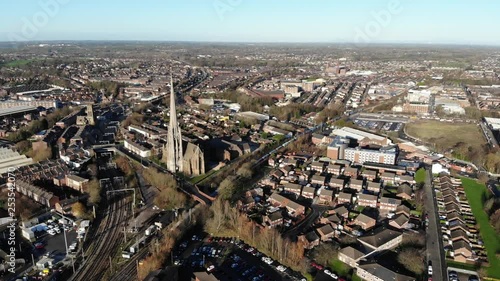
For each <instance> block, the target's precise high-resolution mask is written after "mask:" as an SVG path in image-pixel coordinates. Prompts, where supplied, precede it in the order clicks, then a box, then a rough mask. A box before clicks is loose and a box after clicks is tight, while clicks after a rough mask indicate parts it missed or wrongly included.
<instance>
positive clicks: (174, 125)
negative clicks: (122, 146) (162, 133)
mask: <svg viewBox="0 0 500 281" xmlns="http://www.w3.org/2000/svg"><path fill="white" fill-rule="evenodd" d="M164 150H166V151H164V152H163V155H164V156H166V158H167V159H166V161H167V169H168V170H169V171H171V172H173V173H175V172H182V171H183V169H182V162H183V154H182V136H181V128H180V127H179V123H178V122H177V111H176V110H175V92H174V80H173V78H172V73H170V122H169V126H168V136H167V145H166V147H165V148H164Z"/></svg>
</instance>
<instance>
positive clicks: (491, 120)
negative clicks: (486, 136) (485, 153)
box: [484, 117, 500, 130]
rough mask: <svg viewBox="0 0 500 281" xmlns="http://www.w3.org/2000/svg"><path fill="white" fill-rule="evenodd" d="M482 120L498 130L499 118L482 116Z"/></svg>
mask: <svg viewBox="0 0 500 281" xmlns="http://www.w3.org/2000/svg"><path fill="white" fill-rule="evenodd" d="M484 121H486V123H488V126H490V128H491V129H492V130H500V118H491V117H484Z"/></svg>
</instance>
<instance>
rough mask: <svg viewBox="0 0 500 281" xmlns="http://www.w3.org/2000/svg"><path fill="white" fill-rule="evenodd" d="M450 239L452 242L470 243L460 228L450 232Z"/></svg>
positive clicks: (465, 233)
mask: <svg viewBox="0 0 500 281" xmlns="http://www.w3.org/2000/svg"><path fill="white" fill-rule="evenodd" d="M450 239H451V241H452V242H457V241H460V240H464V241H465V242H467V243H470V241H469V236H468V235H467V232H465V231H464V230H463V229H461V228H459V229H455V230H453V231H451V232H450Z"/></svg>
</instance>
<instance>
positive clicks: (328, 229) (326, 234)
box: [316, 224, 335, 241]
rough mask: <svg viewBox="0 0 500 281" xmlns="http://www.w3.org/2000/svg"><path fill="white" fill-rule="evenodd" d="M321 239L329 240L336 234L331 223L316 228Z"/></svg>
mask: <svg viewBox="0 0 500 281" xmlns="http://www.w3.org/2000/svg"><path fill="white" fill-rule="evenodd" d="M316 231H317V232H318V235H319V237H320V239H321V241H329V240H330V239H331V238H332V237H333V236H335V229H333V227H332V226H331V225H330V224H326V225H324V226H322V227H319V228H316Z"/></svg>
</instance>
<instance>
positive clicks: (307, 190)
mask: <svg viewBox="0 0 500 281" xmlns="http://www.w3.org/2000/svg"><path fill="white" fill-rule="evenodd" d="M315 193H316V189H315V188H314V187H312V186H304V187H303V188H302V197H304V198H309V199H313V198H314V195H315Z"/></svg>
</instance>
